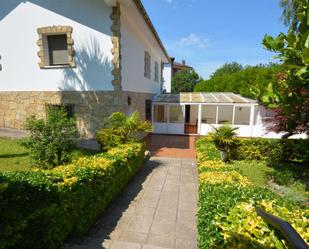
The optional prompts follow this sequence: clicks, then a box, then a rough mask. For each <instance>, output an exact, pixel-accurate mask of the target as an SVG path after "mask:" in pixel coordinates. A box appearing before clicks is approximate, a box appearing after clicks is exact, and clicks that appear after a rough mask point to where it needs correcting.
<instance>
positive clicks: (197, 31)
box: [142, 0, 287, 79]
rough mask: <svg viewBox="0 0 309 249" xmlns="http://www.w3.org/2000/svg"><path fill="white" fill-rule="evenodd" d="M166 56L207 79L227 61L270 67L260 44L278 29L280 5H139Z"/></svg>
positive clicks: (185, 1)
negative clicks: (147, 17) (145, 12)
mask: <svg viewBox="0 0 309 249" xmlns="http://www.w3.org/2000/svg"><path fill="white" fill-rule="evenodd" d="M142 2H143V4H144V6H145V8H146V10H147V12H148V14H149V16H150V18H151V20H152V22H153V24H154V26H155V28H156V30H157V31H158V33H159V36H160V38H161V40H162V41H163V44H164V46H165V48H166V49H167V51H168V53H169V55H170V56H172V57H175V58H176V61H178V62H181V61H182V60H186V63H187V64H188V65H190V66H193V67H194V68H195V70H196V71H197V72H198V73H199V74H200V75H201V76H202V77H203V78H205V79H207V78H208V77H209V76H210V75H211V74H212V73H213V72H214V71H215V70H216V69H217V68H219V67H220V66H222V65H223V64H224V63H226V62H233V61H236V62H239V63H241V64H243V65H256V64H259V63H269V62H272V61H273V60H272V57H273V56H274V54H273V53H270V52H268V51H266V50H265V49H264V48H263V46H262V44H261V41H262V39H263V37H264V35H265V34H269V35H273V36H276V35H278V34H279V33H280V32H285V31H286V30H287V28H286V27H285V26H284V25H283V24H282V22H281V20H280V17H281V9H280V7H279V0H143V1H142Z"/></svg>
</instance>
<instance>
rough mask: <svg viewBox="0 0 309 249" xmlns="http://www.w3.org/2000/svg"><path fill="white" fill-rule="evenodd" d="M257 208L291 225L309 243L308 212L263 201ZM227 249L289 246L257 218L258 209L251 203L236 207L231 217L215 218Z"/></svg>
mask: <svg viewBox="0 0 309 249" xmlns="http://www.w3.org/2000/svg"><path fill="white" fill-rule="evenodd" d="M257 205H258V206H260V207H262V208H263V209H265V210H266V211H267V212H269V213H271V214H273V215H276V216H279V217H281V218H282V219H285V220H286V221H288V222H289V223H290V224H291V225H292V226H293V227H294V228H295V229H296V231H297V232H298V233H299V234H300V235H301V236H302V238H303V239H304V240H305V241H306V242H307V243H308V242H309V227H308V225H307V224H308V222H309V220H308V215H309V210H299V209H297V208H296V209H295V208H294V209H293V212H291V211H290V210H288V209H287V208H286V207H281V206H279V205H278V204H277V203H276V202H275V201H261V202H258V203H257ZM215 220H216V224H217V226H218V228H219V230H220V233H221V234H222V235H223V237H224V240H225V242H224V244H225V245H226V247H227V248H244V249H245V248H278V244H279V245H281V246H282V248H288V245H287V242H286V241H284V240H283V239H280V238H278V237H277V236H276V234H275V233H274V231H273V230H272V229H270V228H269V227H268V225H267V224H266V223H265V222H264V221H263V219H262V218H261V217H260V216H258V215H257V213H256V211H255V206H254V205H253V204H252V203H250V202H244V203H240V204H238V205H236V206H235V207H234V208H232V210H230V212H229V214H228V216H227V217H226V218H225V219H222V218H221V217H220V216H219V217H218V218H217V217H216V218H215Z"/></svg>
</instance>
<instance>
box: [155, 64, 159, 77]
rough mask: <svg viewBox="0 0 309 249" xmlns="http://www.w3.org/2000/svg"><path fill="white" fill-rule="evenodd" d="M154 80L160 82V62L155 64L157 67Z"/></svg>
mask: <svg viewBox="0 0 309 249" xmlns="http://www.w3.org/2000/svg"><path fill="white" fill-rule="evenodd" d="M154 75H155V76H154V80H155V81H159V64H158V62H155V67H154Z"/></svg>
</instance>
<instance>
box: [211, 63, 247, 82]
mask: <svg viewBox="0 0 309 249" xmlns="http://www.w3.org/2000/svg"><path fill="white" fill-rule="evenodd" d="M243 69H244V68H243V66H242V65H241V64H239V63H237V62H231V63H225V64H224V65H223V66H222V67H220V68H219V69H217V70H216V71H215V72H214V73H213V74H212V75H211V78H213V77H219V76H223V75H228V74H232V73H237V72H240V71H241V70H243Z"/></svg>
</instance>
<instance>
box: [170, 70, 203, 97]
mask: <svg viewBox="0 0 309 249" xmlns="http://www.w3.org/2000/svg"><path fill="white" fill-rule="evenodd" d="M199 81H200V76H199V75H198V74H197V73H196V72H195V71H194V70H193V69H185V70H181V71H179V72H178V73H176V74H175V75H174V77H173V80H172V92H173V93H180V92H193V90H194V87H195V85H196V84H197V83H198V82H199Z"/></svg>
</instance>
